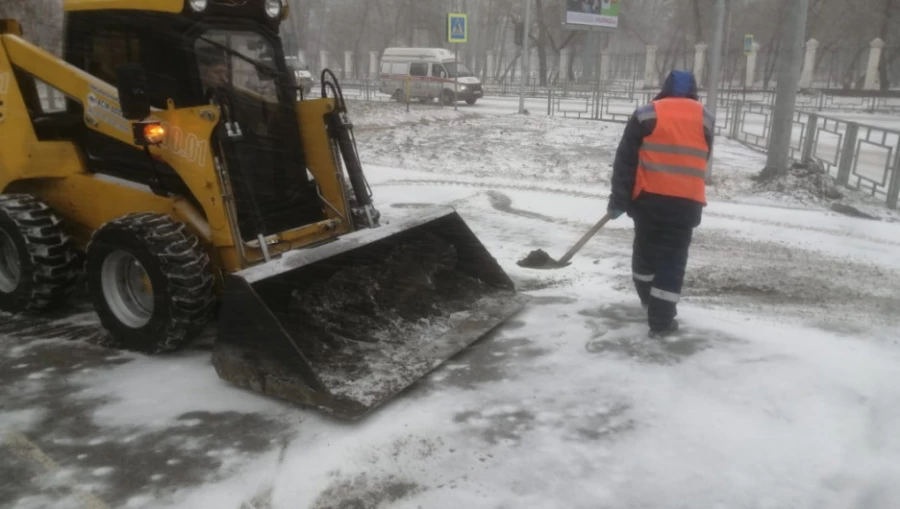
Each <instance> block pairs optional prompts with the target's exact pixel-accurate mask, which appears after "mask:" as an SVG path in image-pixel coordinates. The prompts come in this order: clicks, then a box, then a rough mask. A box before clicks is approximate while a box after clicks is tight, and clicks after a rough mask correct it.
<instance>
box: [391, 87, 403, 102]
mask: <svg viewBox="0 0 900 509" xmlns="http://www.w3.org/2000/svg"><path fill="white" fill-rule="evenodd" d="M391 99H393V100H395V101H397V102H398V103H402V102H403V91H402V90H399V89H398V90H394V95H392V96H391Z"/></svg>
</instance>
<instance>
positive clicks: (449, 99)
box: [441, 90, 456, 106]
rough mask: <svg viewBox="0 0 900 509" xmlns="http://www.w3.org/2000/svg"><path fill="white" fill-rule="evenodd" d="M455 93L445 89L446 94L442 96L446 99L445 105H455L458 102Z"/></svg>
mask: <svg viewBox="0 0 900 509" xmlns="http://www.w3.org/2000/svg"><path fill="white" fill-rule="evenodd" d="M453 95H454V94H453V92H451V91H449V90H445V91H444V95H443V96H442V97H441V99H442V100H443V101H444V105H445V106H453V103H454V102H456V101H455V100H454V97H453Z"/></svg>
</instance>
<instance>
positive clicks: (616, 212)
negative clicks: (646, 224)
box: [607, 207, 625, 219]
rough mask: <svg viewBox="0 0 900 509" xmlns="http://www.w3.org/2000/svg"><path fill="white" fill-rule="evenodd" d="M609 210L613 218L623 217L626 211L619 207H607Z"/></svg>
mask: <svg viewBox="0 0 900 509" xmlns="http://www.w3.org/2000/svg"><path fill="white" fill-rule="evenodd" d="M607 212H609V217H611V218H613V219H619V218H620V217H622V214H624V213H625V211H624V210H622V209H620V208H618V207H610V208H609V209H607Z"/></svg>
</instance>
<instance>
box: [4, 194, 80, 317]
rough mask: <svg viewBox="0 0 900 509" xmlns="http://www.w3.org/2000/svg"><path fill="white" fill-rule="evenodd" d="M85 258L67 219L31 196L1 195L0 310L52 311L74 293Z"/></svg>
mask: <svg viewBox="0 0 900 509" xmlns="http://www.w3.org/2000/svg"><path fill="white" fill-rule="evenodd" d="M79 261H80V257H79V256H78V253H77V251H76V250H75V247H74V245H73V243H72V239H71V237H69V236H68V235H67V234H66V232H65V224H64V222H63V220H62V219H61V218H60V217H59V216H58V215H56V213H54V212H53V210H52V209H51V208H50V207H49V206H47V204H45V203H44V202H42V201H40V200H38V199H37V198H35V197H34V196H31V195H29V194H3V195H0V310H2V311H6V312H9V313H22V312H42V311H51V310H55V309H58V308H60V307H62V306H63V305H64V304H65V303H66V301H67V300H68V298H69V297H70V296H71V295H72V293H74V291H75V287H76V284H77V282H78V276H79V273H80V268H81V267H80V263H79Z"/></svg>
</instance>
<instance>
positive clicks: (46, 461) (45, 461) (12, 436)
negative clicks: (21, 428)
mask: <svg viewBox="0 0 900 509" xmlns="http://www.w3.org/2000/svg"><path fill="white" fill-rule="evenodd" d="M3 439H4V440H3V442H4V443H5V444H6V445H8V446H9V447H10V449H12V451H13V453H14V454H15V455H16V456H18V457H20V458H22V459H24V460H28V461H31V462H33V463H36V464H37V465H39V466H40V467H41V468H42V469H43V470H44V473H47V474H52V473H55V472H58V471H60V470H61V468H60V466H59V465H58V464H57V463H56V462H55V461H53V459H51V458H50V457H49V456H47V455H46V454H45V453H44V451H42V450H41V448H40V447H38V446H37V444H35V443H34V442H32V441H31V440H28V437H26V436H25V435H23V434H21V433H17V432H15V431H7V432H6V433H4V436H3ZM66 484H67V486H68V488H69V489H70V490H72V492H73V494H74V495H75V498H77V499H78V500H79V501H80V502H81V505H82V506H83V507H85V508H86V509H111V508H110V507H109V506H108V505H106V503H105V502H103V501H102V500H100V499H99V498H97V497H96V496H94V495H93V494H91V493H90V492H88V491H85V490H83V489H81V488H79V487H78V486H77V485H75V484H73V483H66Z"/></svg>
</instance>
